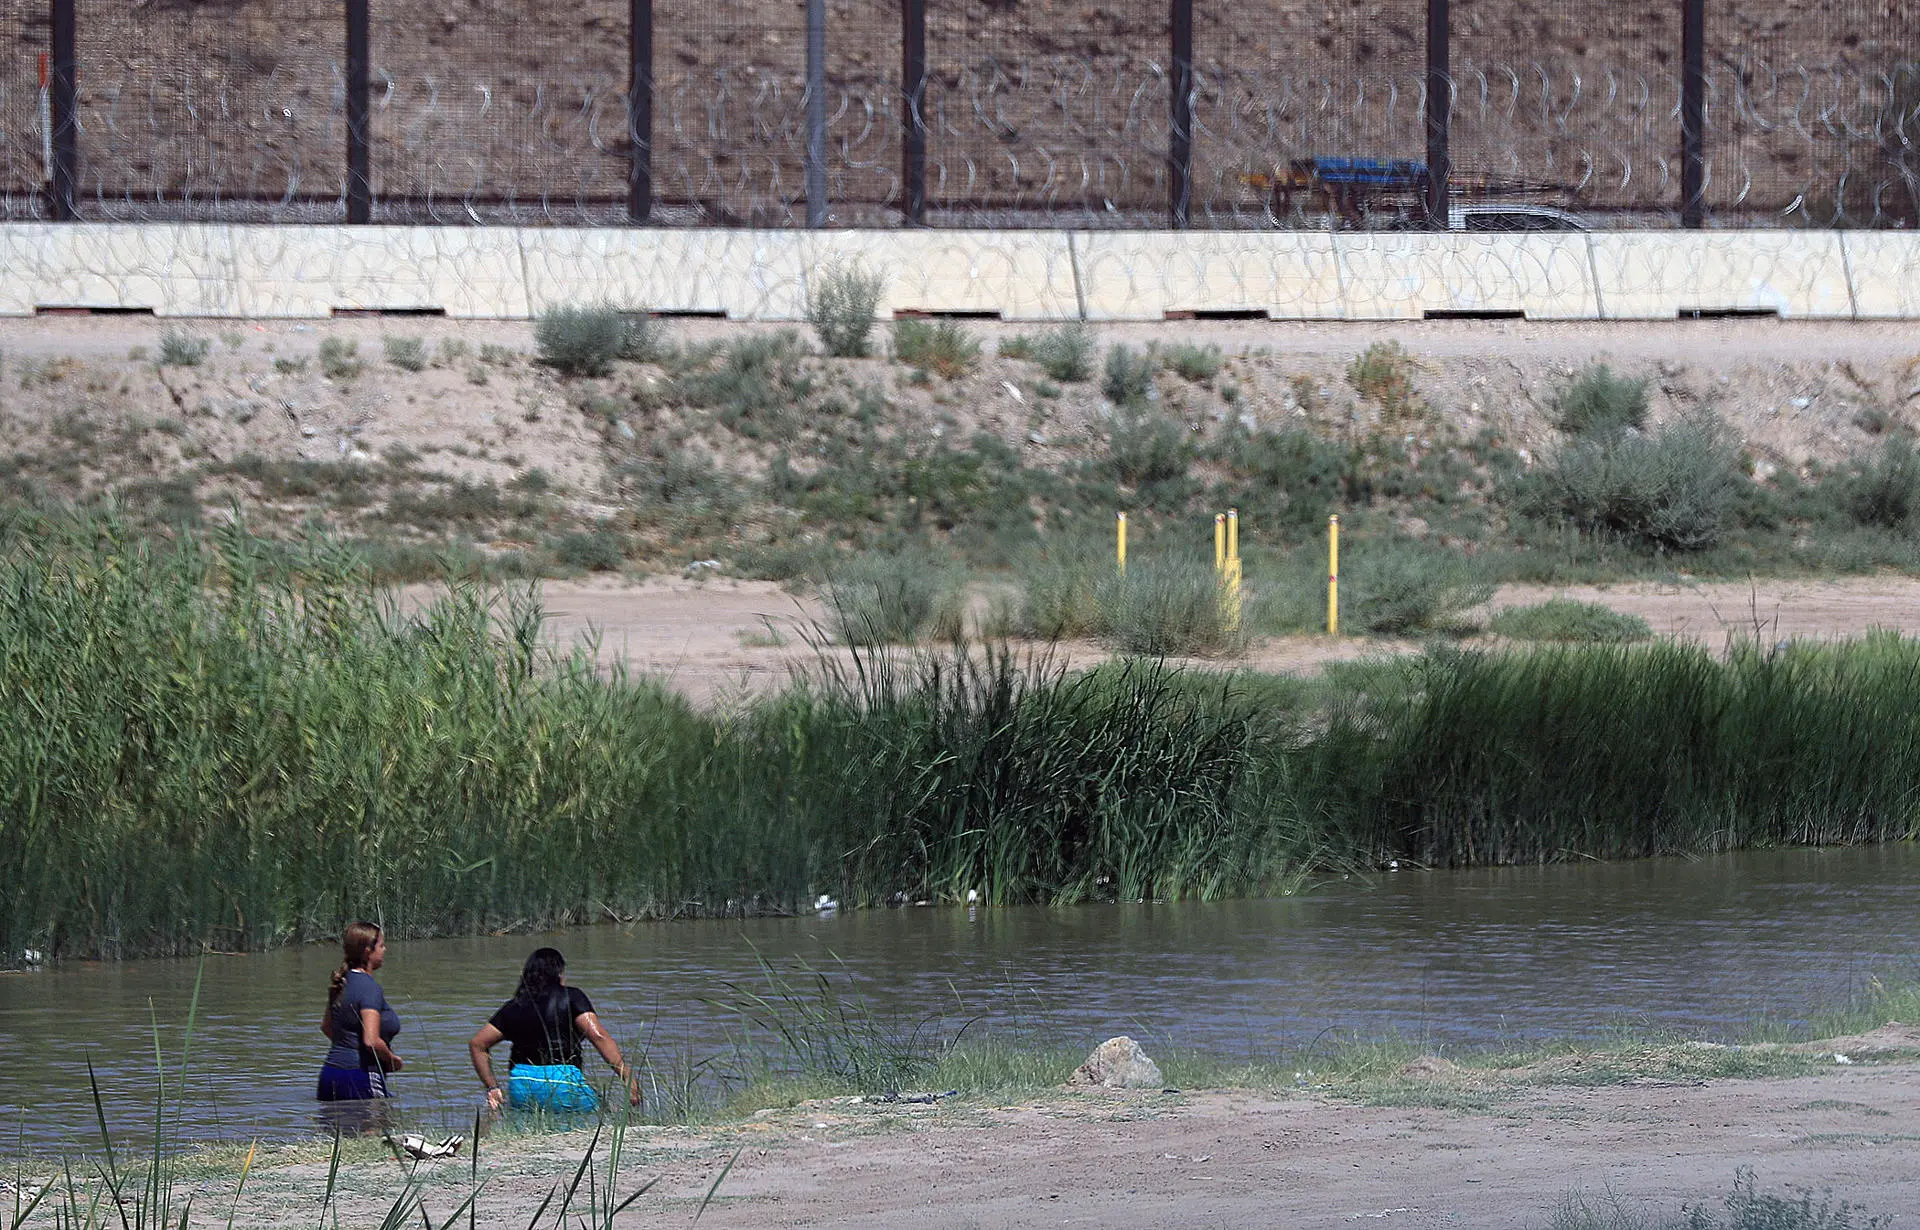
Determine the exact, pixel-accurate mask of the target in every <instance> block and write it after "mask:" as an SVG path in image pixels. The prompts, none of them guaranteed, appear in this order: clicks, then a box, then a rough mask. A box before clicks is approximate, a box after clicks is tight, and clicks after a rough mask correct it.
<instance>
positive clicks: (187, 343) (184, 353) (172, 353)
mask: <svg viewBox="0 0 1920 1230" xmlns="http://www.w3.org/2000/svg"><path fill="white" fill-rule="evenodd" d="M212 350H213V339H212V338H207V337H199V336H196V335H195V334H192V333H188V332H186V331H185V330H183V329H168V330H167V331H166V332H165V333H162V334H161V335H160V359H159V363H160V366H161V367H198V366H200V365H201V364H202V363H204V362H206V360H207V355H208V354H209V353H210V352H211V351H212Z"/></svg>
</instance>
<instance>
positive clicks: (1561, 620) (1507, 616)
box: [1490, 598, 1653, 643]
mask: <svg viewBox="0 0 1920 1230" xmlns="http://www.w3.org/2000/svg"><path fill="white" fill-rule="evenodd" d="M1490 626H1491V628H1492V631H1493V632H1494V634H1495V635H1497V636H1504V637H1507V638H1508V639H1509V640H1515V641H1567V642H1588V643H1605V642H1619V641H1644V640H1648V639H1650V638H1651V637H1652V636H1653V629H1652V628H1650V627H1648V626H1647V621H1646V620H1644V619H1642V618H1640V617H1639V616H1638V615H1628V614H1626V613H1624V612H1621V611H1616V610H1613V609H1612V608H1611V607H1605V606H1602V605H1600V604H1599V603H1597V602H1575V601H1574V600H1573V599H1571V598H1553V599H1549V600H1548V601H1546V602H1542V603H1538V604H1536V605H1534V606H1510V607H1506V608H1504V609H1502V610H1499V611H1495V612H1494V614H1493V619H1492V620H1491V621H1490Z"/></svg>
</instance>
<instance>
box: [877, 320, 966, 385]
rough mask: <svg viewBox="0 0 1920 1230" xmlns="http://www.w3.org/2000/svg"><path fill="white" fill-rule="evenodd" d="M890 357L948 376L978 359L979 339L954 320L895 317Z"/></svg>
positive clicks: (958, 374)
mask: <svg viewBox="0 0 1920 1230" xmlns="http://www.w3.org/2000/svg"><path fill="white" fill-rule="evenodd" d="M893 357H894V358H896V359H898V360H900V361H901V362H902V363H911V364H913V365H914V366H916V367H922V368H925V369H926V370H928V371H930V372H932V373H934V374H935V375H937V376H944V377H946V378H947V379H948V380H951V379H953V378H954V377H955V376H960V375H963V374H965V373H966V372H968V371H970V370H972V368H973V365H974V364H975V363H977V362H979V361H980V341H979V339H978V338H976V337H974V336H973V334H971V333H969V332H967V330H966V328H965V327H964V326H962V325H961V324H960V323H959V322H958V321H953V320H896V321H894V322H893Z"/></svg>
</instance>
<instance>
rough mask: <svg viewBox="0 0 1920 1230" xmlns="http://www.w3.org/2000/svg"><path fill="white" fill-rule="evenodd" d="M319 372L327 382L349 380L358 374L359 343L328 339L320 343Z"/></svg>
mask: <svg viewBox="0 0 1920 1230" xmlns="http://www.w3.org/2000/svg"><path fill="white" fill-rule="evenodd" d="M320 371H321V372H322V373H323V374H324V375H325V376H326V377H327V379H329V380H351V379H353V378H354V377H355V376H358V375H359V374H360V343H359V342H355V341H350V340H348V339H347V338H344V337H330V338H328V339H327V340H325V341H324V342H321V343H320Z"/></svg>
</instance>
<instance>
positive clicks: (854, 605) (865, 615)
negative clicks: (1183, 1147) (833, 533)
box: [824, 552, 966, 646]
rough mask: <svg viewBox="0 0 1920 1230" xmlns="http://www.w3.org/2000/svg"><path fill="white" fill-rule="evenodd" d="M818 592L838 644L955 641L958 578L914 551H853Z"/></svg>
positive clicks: (961, 602)
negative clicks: (821, 597)
mask: <svg viewBox="0 0 1920 1230" xmlns="http://www.w3.org/2000/svg"><path fill="white" fill-rule="evenodd" d="M824 597H825V599H826V604H827V615H828V625H829V627H830V628H831V629H832V631H833V636H834V639H835V640H837V641H838V642H839V643H840V644H842V645H855V646H865V645H911V644H915V643H917V642H919V641H922V640H925V639H927V638H929V637H931V638H933V639H936V640H957V639H958V638H959V637H960V635H961V634H962V632H963V630H964V620H965V614H966V589H965V585H964V580H963V578H962V577H960V576H959V575H958V574H956V573H955V572H954V571H953V570H952V569H951V568H949V567H947V566H945V565H944V564H943V563H941V562H940V561H937V560H934V559H932V558H931V557H929V556H927V555H925V554H922V553H919V552H906V553H902V554H898V555H889V554H879V553H875V554H869V555H861V556H856V557H854V558H853V559H851V560H848V561H846V562H844V563H842V564H840V565H839V566H838V567H836V568H834V569H833V570H832V571H831V572H830V573H829V574H828V577H827V584H826V589H825V592H824Z"/></svg>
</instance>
